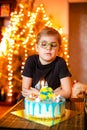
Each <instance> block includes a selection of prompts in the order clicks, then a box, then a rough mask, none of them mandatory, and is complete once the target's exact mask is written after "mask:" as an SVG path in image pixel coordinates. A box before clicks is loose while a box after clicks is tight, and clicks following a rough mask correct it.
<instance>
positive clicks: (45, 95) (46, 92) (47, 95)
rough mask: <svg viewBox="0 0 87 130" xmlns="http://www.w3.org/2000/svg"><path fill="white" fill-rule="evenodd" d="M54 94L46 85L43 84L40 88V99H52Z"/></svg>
mask: <svg viewBox="0 0 87 130" xmlns="http://www.w3.org/2000/svg"><path fill="white" fill-rule="evenodd" d="M53 96H54V92H53V89H52V88H50V87H47V86H44V87H42V88H41V89H40V95H39V97H40V99H41V100H52V99H53Z"/></svg>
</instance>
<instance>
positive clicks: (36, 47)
mask: <svg viewBox="0 0 87 130" xmlns="http://www.w3.org/2000/svg"><path fill="white" fill-rule="evenodd" d="M35 47H36V52H38V45H37V44H36V46H35Z"/></svg>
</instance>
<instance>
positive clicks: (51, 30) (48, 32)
mask: <svg viewBox="0 0 87 130" xmlns="http://www.w3.org/2000/svg"><path fill="white" fill-rule="evenodd" d="M43 35H46V36H47V35H48V36H50V35H52V36H55V37H56V38H57V40H58V43H59V46H60V45H61V35H60V34H59V32H58V31H57V30H56V29H54V28H52V27H45V28H43V29H42V30H41V31H40V32H39V33H38V35H37V38H36V44H38V42H39V40H40V38H41V36H43Z"/></svg>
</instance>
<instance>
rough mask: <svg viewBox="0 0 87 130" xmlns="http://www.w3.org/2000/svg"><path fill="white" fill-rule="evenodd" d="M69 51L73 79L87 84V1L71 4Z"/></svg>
mask: <svg viewBox="0 0 87 130" xmlns="http://www.w3.org/2000/svg"><path fill="white" fill-rule="evenodd" d="M69 53H70V59H69V64H70V69H71V72H72V76H73V79H77V80H79V81H80V82H83V83H85V84H87V3H70V4H69Z"/></svg>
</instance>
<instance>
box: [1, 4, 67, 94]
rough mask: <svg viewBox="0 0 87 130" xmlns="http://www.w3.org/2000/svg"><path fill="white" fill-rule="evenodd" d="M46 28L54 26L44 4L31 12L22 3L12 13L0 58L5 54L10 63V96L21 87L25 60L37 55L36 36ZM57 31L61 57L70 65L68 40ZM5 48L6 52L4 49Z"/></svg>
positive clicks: (8, 75) (60, 30) (8, 65)
mask: <svg viewBox="0 0 87 130" xmlns="http://www.w3.org/2000/svg"><path fill="white" fill-rule="evenodd" d="M44 26H52V22H51V21H50V18H49V17H48V16H47V15H46V12H45V9H44V5H43V4H40V6H39V7H37V8H36V10H35V11H32V12H31V11H30V10H29V8H28V5H27V8H25V4H22V3H20V4H18V5H17V7H16V10H15V11H14V12H12V13H11V18H10V22H9V25H8V27H7V28H6V30H5V32H4V35H3V38H2V41H1V44H0V56H1V57H2V56H3V54H4V57H6V58H7V61H8V64H7V71H6V75H7V78H8V96H11V95H12V91H13V89H14V88H15V87H17V86H18V85H19V86H21V74H22V71H23V69H24V65H25V60H26V59H27V57H28V56H29V55H32V54H35V53H36V51H35V42H36V35H37V33H38V31H40V30H41V29H42V28H43V27H44ZM57 30H58V31H59V32H60V34H61V37H62V45H61V50H62V51H61V52H60V54H59V55H60V56H62V57H64V59H65V60H66V63H67V64H68V58H69V54H68V40H67V38H66V36H65V35H64V34H63V29H62V28H57ZM3 46H4V50H3V49H2V47H3ZM1 57H0V58H1ZM1 75H2V72H1ZM1 78H2V76H1ZM16 89H17V88H16Z"/></svg>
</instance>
